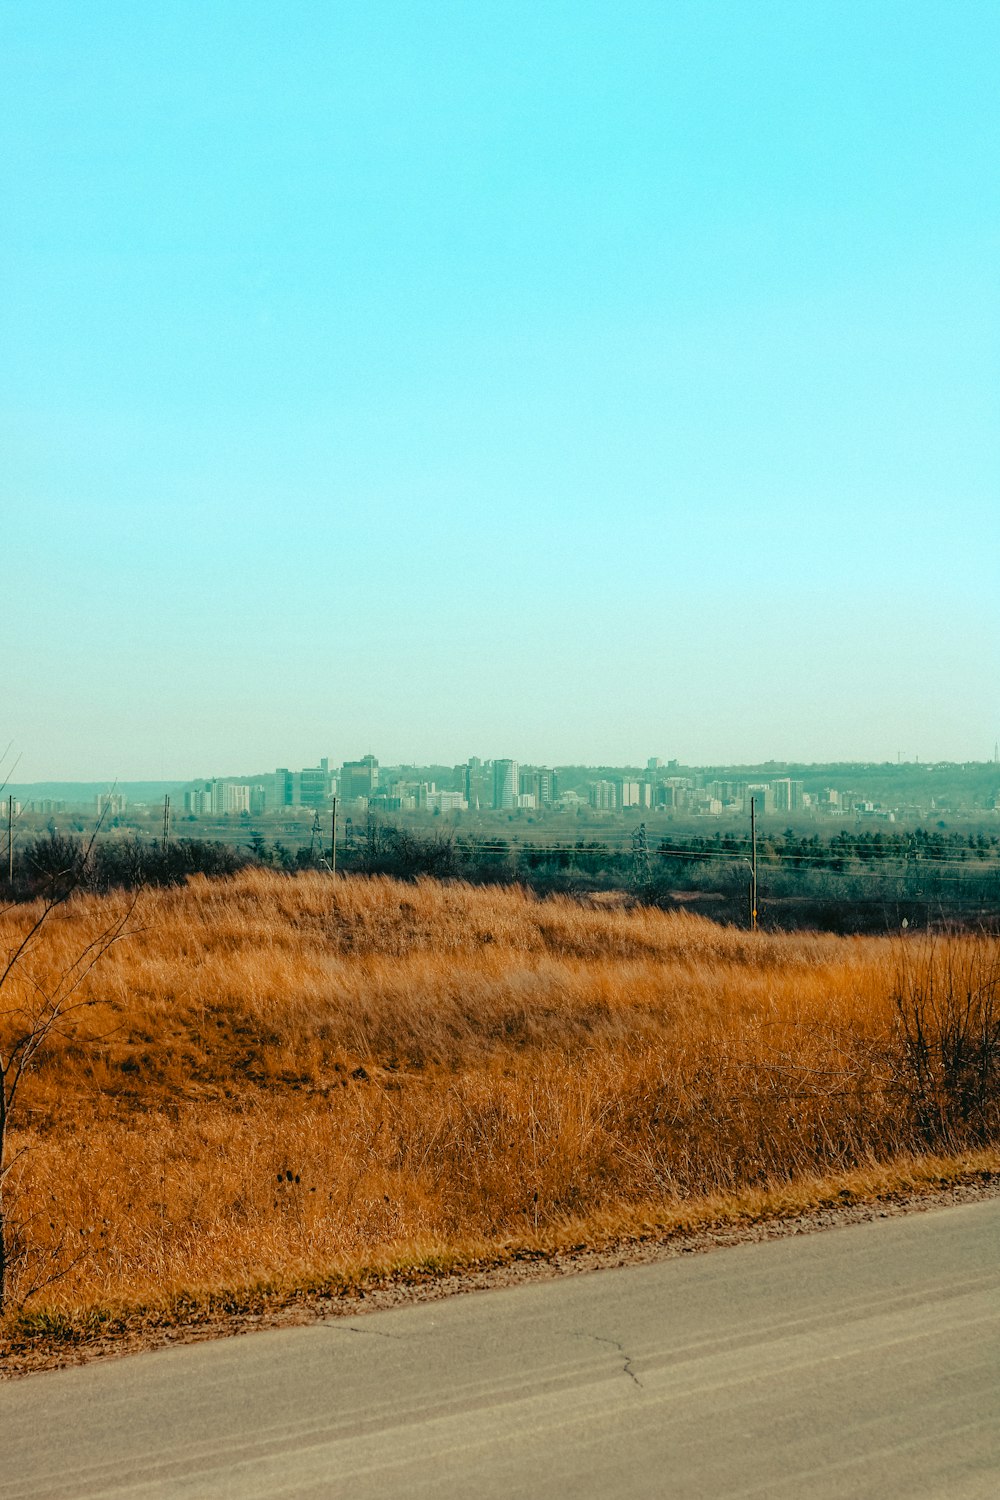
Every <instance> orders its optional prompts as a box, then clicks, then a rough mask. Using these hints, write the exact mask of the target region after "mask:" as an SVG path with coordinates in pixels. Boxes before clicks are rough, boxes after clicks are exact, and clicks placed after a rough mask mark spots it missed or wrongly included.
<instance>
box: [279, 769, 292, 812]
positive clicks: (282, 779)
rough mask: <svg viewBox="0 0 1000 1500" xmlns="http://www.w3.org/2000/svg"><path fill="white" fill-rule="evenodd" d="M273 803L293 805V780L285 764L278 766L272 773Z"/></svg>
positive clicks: (282, 805)
mask: <svg viewBox="0 0 1000 1500" xmlns="http://www.w3.org/2000/svg"><path fill="white" fill-rule="evenodd" d="M274 805H275V807H294V806H295V782H294V778H293V776H292V773H291V771H290V770H289V769H288V767H287V766H279V767H278V769H277V770H276V771H275V773H274Z"/></svg>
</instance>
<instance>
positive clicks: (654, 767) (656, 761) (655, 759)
mask: <svg viewBox="0 0 1000 1500" xmlns="http://www.w3.org/2000/svg"><path fill="white" fill-rule="evenodd" d="M662 765H663V762H662V760H661V759H660V757H659V756H658V755H651V756H650V757H649V759H648V760H647V762H646V770H647V771H659V770H660V768H661V767H662Z"/></svg>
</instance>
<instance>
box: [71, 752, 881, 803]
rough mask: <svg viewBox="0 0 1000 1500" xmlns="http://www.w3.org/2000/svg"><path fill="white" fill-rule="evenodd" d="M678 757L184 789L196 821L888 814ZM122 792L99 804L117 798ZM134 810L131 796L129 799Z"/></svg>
mask: <svg viewBox="0 0 1000 1500" xmlns="http://www.w3.org/2000/svg"><path fill="white" fill-rule="evenodd" d="M676 764H677V763H676V761H668V762H666V763H664V762H663V761H661V760H659V759H657V758H656V757H653V758H651V759H650V760H649V762H648V763H647V768H646V771H645V772H644V773H642V774H640V775H638V776H622V777H615V778H608V777H598V778H596V779H595V780H593V781H591V782H589V783H586V784H584V785H583V786H580V785H578V786H576V787H572V788H565V789H561V788H560V786H559V779H558V776H557V774H556V772H555V770H554V769H553V768H552V767H550V766H522V765H520V764H519V762H518V761H516V760H513V759H497V760H481V759H480V758H479V757H478V756H472V757H471V758H470V759H469V760H468V761H467V762H465V763H464V764H463V765H458V766H455V767H454V768H453V769H452V770H451V772H450V773H445V780H447V781H449V782H450V785H446V786H438V785H437V783H436V782H434V781H428V780H425V779H422V778H420V777H419V776H418V775H416V776H415V775H414V774H413V773H412V772H410V773H409V774H408V772H407V768H406V767H394V768H392V769H387V768H385V767H383V766H381V765H380V764H379V762H378V760H377V759H376V757H375V756H374V755H365V756H362V758H361V759H360V760H349V761H345V762H344V763H343V765H342V766H340V767H339V768H338V769H334V768H333V767H331V765H330V762H329V760H328V759H323V760H321V761H320V762H319V764H318V765H316V766H307V767H304V768H303V769H302V770H299V771H292V770H289V769H288V768H287V767H284V766H279V767H278V769H277V770H276V771H275V772H274V773H273V775H271V776H268V777H265V778H263V779H262V780H260V781H258V782H252V783H251V782H240V781H228V780H221V779H217V780H212V781H206V782H204V783H200V784H199V785H197V786H195V787H193V788H191V789H190V790H188V791H186V792H185V793H184V811H185V813H187V814H189V815H193V816H195V817H220V816H239V815H240V814H247V815H248V816H257V815H259V814H261V813H263V812H265V811H267V812H274V811H281V810H282V809H286V808H287V809H295V808H298V809H309V808H312V809H314V810H316V811H317V812H318V811H321V810H325V809H328V808H329V806H330V804H331V802H332V800H333V798H334V797H336V798H337V800H338V805H339V807H340V809H341V811H342V812H344V814H345V815H346V814H349V813H351V812H353V811H363V810H370V811H381V812H431V813H435V812H436V813H449V812H465V811H469V810H471V811H474V812H475V811H483V810H494V811H497V812H514V811H518V810H533V809H539V808H560V809H563V810H572V809H573V808H576V807H586V806H589V807H590V808H592V809H594V810H595V811H597V812H629V811H631V810H635V811H637V812H643V811H649V812H653V811H675V810H676V811H678V812H685V813H688V814H694V815H696V816H697V815H700V816H706V817H722V816H724V815H725V814H727V813H729V814H746V813H749V811H750V801H751V798H752V799H753V800H754V804H755V808H756V811H757V812H758V813H759V814H760V815H762V816H766V815H767V814H771V813H796V812H802V811H805V810H807V809H813V810H815V811H816V812H819V813H828V814H833V815H837V814H843V813H851V812H853V813H856V814H865V813H867V814H871V815H876V816H877V815H878V814H879V811H880V809H879V808H878V807H877V805H876V804H874V803H870V802H866V801H865V800H864V799H862V798H860V797H855V796H854V795H853V794H851V793H849V792H840V791H837V790H836V789H835V788H833V787H828V788H826V789H825V790H824V791H822V792H819V793H815V794H810V793H808V792H806V791H805V788H804V784H803V782H802V781H800V780H797V779H796V778H794V777H790V776H777V777H773V778H772V779H771V780H769V781H736V780H712V779H706V778H704V777H702V776H681V775H677V774H674V768H675V767H676ZM116 800H118V799H116V798H115V796H114V794H108V795H107V796H106V797H105V798H103V799H99V801H105V802H108V803H112V802H115V801H116ZM120 800H121V801H122V805H123V806H124V799H120Z"/></svg>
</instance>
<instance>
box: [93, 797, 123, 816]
mask: <svg viewBox="0 0 1000 1500" xmlns="http://www.w3.org/2000/svg"><path fill="white" fill-rule="evenodd" d="M124 812H125V796H124V793H122V792H98V794H97V816H98V817H99V818H120V817H122V816H123V815H124Z"/></svg>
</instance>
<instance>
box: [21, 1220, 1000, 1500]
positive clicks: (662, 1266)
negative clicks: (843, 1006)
mask: <svg viewBox="0 0 1000 1500" xmlns="http://www.w3.org/2000/svg"><path fill="white" fill-rule="evenodd" d="M0 1495H2V1496H3V1497H4V1500H28V1497H31V1500H40V1497H44V1500H68V1497H76V1496H98V1495H108V1496H115V1497H125V1496H128V1497H143V1500H146V1497H152V1496H185V1497H197V1500H216V1497H222V1496H225V1497H233V1500H257V1497H263V1496H268V1497H271V1496H311V1497H312V1496H315V1497H318V1496H330V1497H339V1496H344V1497H348V1496H349V1497H351V1500H369V1497H379V1500H385V1497H389V1496H406V1497H407V1500H411V1497H413V1500H419V1497H424V1496H432V1497H434V1500H444V1497H450V1496H463V1497H464V1496H468V1497H472V1500H492V1497H498V1500H499V1497H504V1500H509V1497H518V1496H532V1497H539V1496H544V1497H548V1496H553V1497H563V1496H566V1497H572V1500H591V1497H593V1500H598V1497H600V1500H617V1497H624V1496H629V1497H630V1500H631V1497H640V1500H641V1497H644V1496H651V1497H654V1496H655V1497H670V1496H681V1497H685V1500H688V1497H705V1500H720V1497H726V1496H737V1495H739V1496H767V1497H768V1500H781V1497H796V1500H800V1497H813V1496H817V1497H824V1500H825V1497H832V1496H845V1497H846V1496H850V1497H851V1500H856V1497H867V1496H871V1497H876V1496H877V1497H879V1500H892V1497H896V1496H898V1497H901V1500H902V1497H906V1500H918V1497H927V1496H941V1497H942V1500H944V1497H947V1500H969V1497H980V1496H982V1497H987V1496H988V1497H989V1500H996V1496H998V1495H1000V1200H992V1201H988V1202H985V1203H977V1204H974V1205H970V1206H968V1207H961V1208H948V1209H942V1210H936V1211H933V1212H929V1213H924V1214H914V1215H911V1216H909V1217H905V1218H891V1219H884V1220H880V1221H877V1222H876V1223H874V1224H870V1225H858V1226H854V1227H851V1228H844V1229H837V1230H831V1231H829V1232H827V1233H823V1234H816V1235H810V1236H801V1237H797V1238H791V1239H784V1240H775V1241H770V1242H766V1243H763V1244H755V1245H743V1246H738V1247H735V1248H733V1249H726V1250H718V1251H714V1252H712V1253H709V1254H705V1255H692V1256H690V1257H684V1258H682V1259H676V1260H671V1261H664V1262H661V1263H659V1264H655V1265H645V1266H638V1267H633V1268H624V1269H621V1270H613V1271H601V1272H596V1273H593V1274H590V1275H585V1276H576V1277H570V1278H565V1279H561V1280H551V1281H543V1282H536V1283H533V1284H530V1285H527V1286H521V1287H517V1288H513V1289H510V1290H498V1291H491V1292H482V1293H476V1294H473V1295H469V1296H463V1297H456V1298H453V1299H451V1300H448V1301H442V1302H430V1303H423V1304H415V1305H410V1306H406V1307H400V1308H397V1309H393V1310H391V1311H386V1312H380V1313H373V1314H369V1315H367V1316H364V1317H360V1318H355V1319H353V1320H345V1319H340V1320H333V1321H330V1322H328V1323H323V1324H317V1325H313V1326H311V1327H307V1328H296V1329H289V1330H284V1331H280V1332H274V1333H261V1334H257V1335H254V1336H252V1337H248V1338H237V1339H228V1340H223V1341H219V1342H217V1343H210V1344H196V1345H188V1346H185V1347H178V1348H176V1349H171V1350H168V1351H165V1352H163V1353H156V1354H147V1355H138V1356H135V1357H132V1358H129V1359H123V1360H115V1361H110V1362H105V1363H103V1364H95V1365H90V1366H86V1367H83V1368H78V1369H74V1370H67V1371H61V1372H57V1373H53V1374H48V1375H38V1376H33V1377H31V1378H29V1379H26V1380H22V1381H17V1382H11V1383H9V1384H7V1385H5V1386H2V1387H0Z"/></svg>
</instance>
